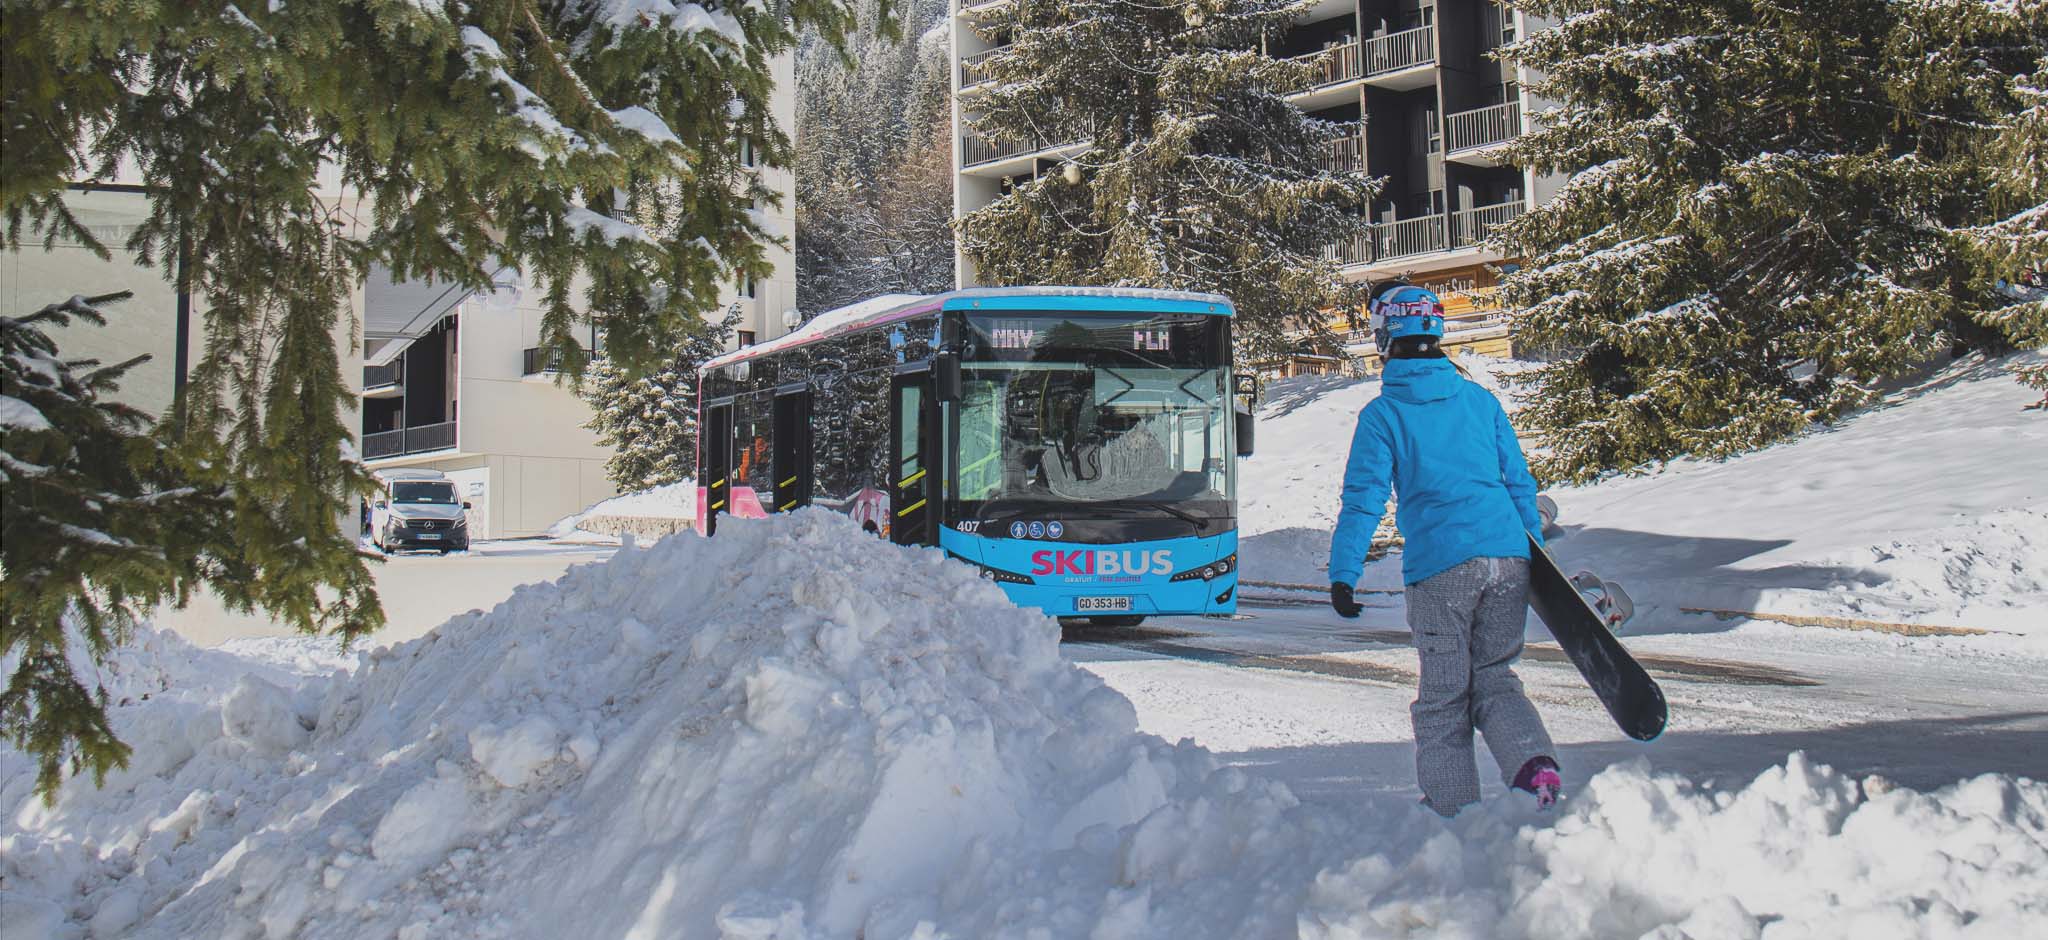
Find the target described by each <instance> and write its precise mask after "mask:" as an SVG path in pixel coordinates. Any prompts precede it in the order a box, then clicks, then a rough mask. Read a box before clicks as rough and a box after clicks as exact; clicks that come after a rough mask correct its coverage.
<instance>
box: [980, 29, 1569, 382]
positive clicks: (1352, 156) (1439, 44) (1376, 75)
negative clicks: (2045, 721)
mask: <svg viewBox="0 0 2048 940" xmlns="http://www.w3.org/2000/svg"><path fill="white" fill-rule="evenodd" d="M1007 2H1008V0H954V6H953V11H952V12H953V16H952V19H951V25H952V34H953V45H952V49H953V60H954V69H953V80H954V96H953V119H954V127H955V128H956V133H955V135H954V137H955V154H954V156H955V160H954V165H955V166H956V167H957V168H958V169H957V171H956V176H955V185H954V214H955V215H956V216H959V215H964V214H966V213H969V212H972V211H974V210H976V209H979V208H981V207H982V206H985V205H987V204H988V203H990V202H991V201H993V200H994V199H995V198H996V197H997V196H998V195H1000V194H1001V193H1002V191H1003V188H1004V186H1005V185H1014V184H1016V183H1018V182H1022V181H1026V180H1029V179H1032V178H1034V177H1036V176H1038V175H1040V174H1044V173H1049V172H1058V171H1059V170H1060V168H1061V165H1062V162H1063V161H1064V160H1066V159H1068V158H1071V157H1072V156H1074V155H1075V154H1078V153H1081V152H1082V151H1084V150H1086V149H1087V142H1086V141H994V140H983V139H981V138H979V137H978V136H977V135H976V134H975V133H974V131H973V130H972V129H971V126H970V124H969V119H970V118H971V117H972V116H973V115H974V103H975V94H976V90H977V89H978V88H980V87H982V86H983V85H984V84H985V83H986V82H987V80H988V76H987V74H986V72H985V71H983V70H982V69H981V68H980V65H981V64H982V63H984V62H985V61H986V60H987V59H988V57H989V56H991V55H994V54H996V53H997V52H998V51H999V50H1000V49H1001V48H1002V45H1003V42H1002V40H1003V39H1004V37H1002V36H1000V35H999V34H997V35H994V36H993V38H991V34H992V32H993V31H992V30H991V29H990V27H989V24H991V23H992V22H994V21H993V19H992V14H993V13H995V12H996V11H998V10H1000V9H1001V8H1002V6H1003V5H1004V4H1005V3H1007ZM1543 25H1544V24H1543V23H1542V22H1541V20H1540V19H1538V18H1536V17H1533V16H1530V15H1528V14H1525V13H1523V12H1521V11H1519V10H1515V9H1513V8H1511V7H1508V6H1505V5H1503V4H1500V3H1496V2H1493V0H1436V2H1428V0H1321V2H1319V3H1317V4H1316V5H1314V6H1313V7H1311V8H1309V9H1308V10H1307V11H1306V12H1304V13H1302V14H1301V16H1300V17H1299V18H1298V19H1297V21H1296V22H1295V24H1294V26H1293V28H1292V29H1289V30H1288V31H1287V32H1286V33H1285V34H1284V35H1280V36H1271V37H1267V39H1266V40H1265V43H1264V51H1265V52H1266V54H1268V55H1272V56H1276V57H1280V58H1291V59H1304V60H1310V61H1313V62H1315V63H1316V65H1317V67H1318V68H1319V69H1320V75H1319V78H1318V81H1317V82H1316V83H1315V85H1314V86H1313V87H1310V88H1306V89H1303V90H1301V91H1299V92H1297V93H1295V94H1294V95H1293V96H1292V98H1291V100H1292V101H1293V102H1294V104H1295V105H1296V106H1298V107H1300V108H1301V109H1302V110H1303V111H1305V112H1307V113H1309V114H1310V115H1312V116H1314V117H1318V118H1322V119H1324V120H1327V121H1333V122H1337V123H1340V124H1344V125H1347V126H1349V127H1352V128H1353V130H1352V132H1351V133H1350V134H1348V135H1346V136H1345V137H1343V138H1341V139H1339V140H1337V141H1335V142H1333V143H1332V144H1331V145H1330V149H1329V154H1328V156H1327V158H1326V159H1327V160H1328V165H1329V166H1330V167H1331V168H1332V169H1339V170H1363V171H1365V172H1367V173H1370V174H1372V175H1374V176H1378V177H1384V178H1385V180H1386V184H1385V187H1384V188H1383V189H1382V190H1381V192H1380V195H1379V197H1378V198H1377V199H1376V200H1375V202H1374V204H1373V206H1372V208H1371V214H1372V222H1373V226H1372V229H1371V231H1370V233H1369V235H1367V236H1365V237H1361V238H1358V239H1355V240H1351V241H1347V242H1344V243H1341V244H1332V245H1329V246H1327V247H1326V248H1325V249H1324V251H1325V257H1327V258H1329V259H1330V260H1332V261H1334V262H1336V263H1337V264H1338V265H1339V266H1340V269H1341V270H1342V273H1343V276H1344V277H1345V278H1346V279H1349V280H1353V281H1366V282H1372V283H1377V282H1380V281H1383V280H1386V279H1389V278H1393V277H1407V278H1408V279H1410V280H1411V281H1413V282H1414V283H1417V284H1422V285H1424V286H1427V287H1430V288H1432V289H1434V290H1436V291H1437V292H1438V293H1439V294H1440V295H1442V296H1443V298H1444V301H1445V312H1446V314H1447V315H1448V319H1449V320H1450V324H1449V325H1450V335H1449V337H1448V342H1449V343H1450V344H1452V345H1456V346H1464V347H1470V348H1473V349H1475V350H1478V351H1483V352H1488V353H1494V354H1502V353H1505V352H1507V328H1506V325H1505V322H1504V319H1503V317H1502V314H1501V311H1500V310H1499V305H1498V303H1497V301H1496V299H1495V298H1496V296H1497V283H1498V275H1497V273H1496V270H1495V269H1496V268H1499V267H1505V266H1507V265H1511V264H1512V263H1513V259H1506V258H1502V257H1500V256H1499V255H1498V254H1497V253H1493V252H1489V251H1487V250H1486V249H1485V248H1484V247H1483V246H1482V242H1483V241H1484V240H1485V238H1486V236H1487V234H1488V233H1489V232H1490V231H1491V230H1492V229H1493V228H1494V227H1495V226H1498V225H1500V224H1501V223H1502V222H1505V221H1507V220H1509V219H1512V218H1514V217H1516V216H1518V215H1520V214H1522V213H1523V212H1525V211H1527V210H1528V209H1529V208H1530V207H1532V206H1535V205H1537V204H1539V203H1540V202H1542V201H1543V200H1545V199H1548V198H1549V197H1550V196H1551V194H1552V193H1554V192H1555V190H1556V188H1557V185H1558V183H1559V182H1561V180H1559V179H1557V178H1552V177H1544V176H1538V175H1536V174H1532V173H1528V172H1525V171H1522V170H1518V169H1516V168H1514V167H1511V166H1507V165H1504V164H1503V162H1502V161H1501V159H1500V152H1501V149H1502V148H1503V147H1504V146H1505V145H1506V144H1507V143H1509V142H1510V141H1512V140H1514V139H1515V138H1516V137H1518V136H1520V135H1521V134H1522V133H1523V132H1524V131H1525V130H1526V129H1527V128H1528V126H1529V125H1528V121H1529V119H1530V115H1531V113H1532V112H1533V111H1535V110H1536V106H1535V103H1534V102H1533V101H1532V100H1531V98H1530V96H1529V94H1528V93H1527V91H1526V90H1525V88H1526V86H1527V82H1526V78H1527V76H1526V75H1524V74H1522V73H1521V71H1520V70H1519V69H1518V68H1516V67H1512V66H1504V65H1502V64H1501V63H1499V62H1496V61H1494V60H1493V59H1491V58H1489V57H1488V55H1487V53H1488V52H1490V51H1491V50H1493V49H1495V48H1497V47H1499V46H1500V45H1502V44H1504V43H1507V42H1512V41H1514V40H1515V39H1516V38H1517V37H1520V36H1522V35H1526V34H1527V32H1528V31H1530V30H1533V29H1540V28H1542V27H1543ZM956 263H957V265H958V271H959V280H960V284H961V286H963V287H966V286H972V285H974V284H976V283H978V281H977V279H976V276H975V272H974V269H973V264H972V262H970V261H969V260H968V259H967V258H966V257H964V256H961V257H959V258H958V259H957V262H956ZM1364 320H1365V317H1364V314H1363V312H1362V311H1336V312H1333V315H1332V320H1331V322H1330V324H1329V326H1330V328H1331V330H1332V331H1333V332H1334V333H1336V334H1337V336H1338V337H1339V340H1340V342H1342V343H1343V344H1344V346H1345V348H1346V349H1347V350H1348V351H1349V352H1351V353H1353V354H1354V355H1365V356H1368V357H1370V356H1371V354H1372V342H1371V337H1370V335H1369V334H1368V333H1367V332H1366V331H1364V330H1363V329H1361V328H1362V327H1363V326H1364ZM1315 352H1316V351H1313V350H1306V351H1304V354H1303V355H1300V356H1296V357H1293V358H1292V359H1290V360H1289V361H1287V362H1283V363H1277V364H1275V368H1276V371H1279V372H1283V373H1286V374H1297V373H1299V372H1302V371H1325V370H1328V369H1333V368H1335V367H1336V364H1337V361H1338V360H1337V359H1336V358H1335V357H1334V356H1328V355H1315V354H1314V353H1315ZM1323 352H1334V351H1333V350H1324V351H1323Z"/></svg>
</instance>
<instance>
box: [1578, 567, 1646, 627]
mask: <svg viewBox="0 0 2048 940" xmlns="http://www.w3.org/2000/svg"><path fill="white" fill-rule="evenodd" d="M1572 587H1574V588H1577V589H1578V592H1579V596H1580V597H1583V598H1585V599H1586V603H1588V604H1591V605H1593V609H1594V610H1596V611H1598V612H1599V613H1600V619H1601V622H1603V623H1605V624H1607V629H1608V630H1609V631H1612V632H1614V633H1620V632H1621V628H1622V627H1623V626H1625V625H1627V623H1628V621H1629V618H1631V617H1634V616H1635V615H1636V604H1635V601H1634V600H1632V599H1630V597H1629V596H1628V592H1627V591H1624V590H1622V587H1621V585H1619V584H1616V583H1614V582H1612V581H1603V580H1601V579H1600V576H1599V575H1597V574H1594V573H1593V572H1590V571H1581V572H1579V573H1578V574H1575V575H1572Z"/></svg>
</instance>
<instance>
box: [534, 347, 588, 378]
mask: <svg viewBox="0 0 2048 940" xmlns="http://www.w3.org/2000/svg"><path fill="white" fill-rule="evenodd" d="M589 352H590V361H591V362H599V361H602V360H603V359H604V350H603V349H593V350H589ZM520 357H521V359H522V363H521V365H520V369H519V374H520V375H522V376H525V377H527V378H532V377H533V376H536V375H554V374H555V373H557V372H560V371H562V351H561V350H559V349H556V350H552V351H550V350H545V349H543V348H541V347H539V346H528V347H526V348H525V349H524V350H521V352H520Z"/></svg>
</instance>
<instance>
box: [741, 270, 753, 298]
mask: <svg viewBox="0 0 2048 940" xmlns="http://www.w3.org/2000/svg"><path fill="white" fill-rule="evenodd" d="M739 295H740V296H741V297H745V298H747V299H749V300H752V299H753V298H754V277H753V275H750V274H748V275H741V276H740V286H739Z"/></svg>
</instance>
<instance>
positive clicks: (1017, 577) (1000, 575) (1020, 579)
mask: <svg viewBox="0 0 2048 940" xmlns="http://www.w3.org/2000/svg"><path fill="white" fill-rule="evenodd" d="M981 576H982V577H983V578H984V579H986V580H989V581H994V582H997V583H999V584H1037V583H1038V582H1036V581H1033V580H1031V578H1030V577H1029V576H1028V575H1021V574H1018V573H1016V572H1014V571H1004V570H1003V569H1001V568H990V567H988V566H987V565H983V566H982V568H981Z"/></svg>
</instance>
